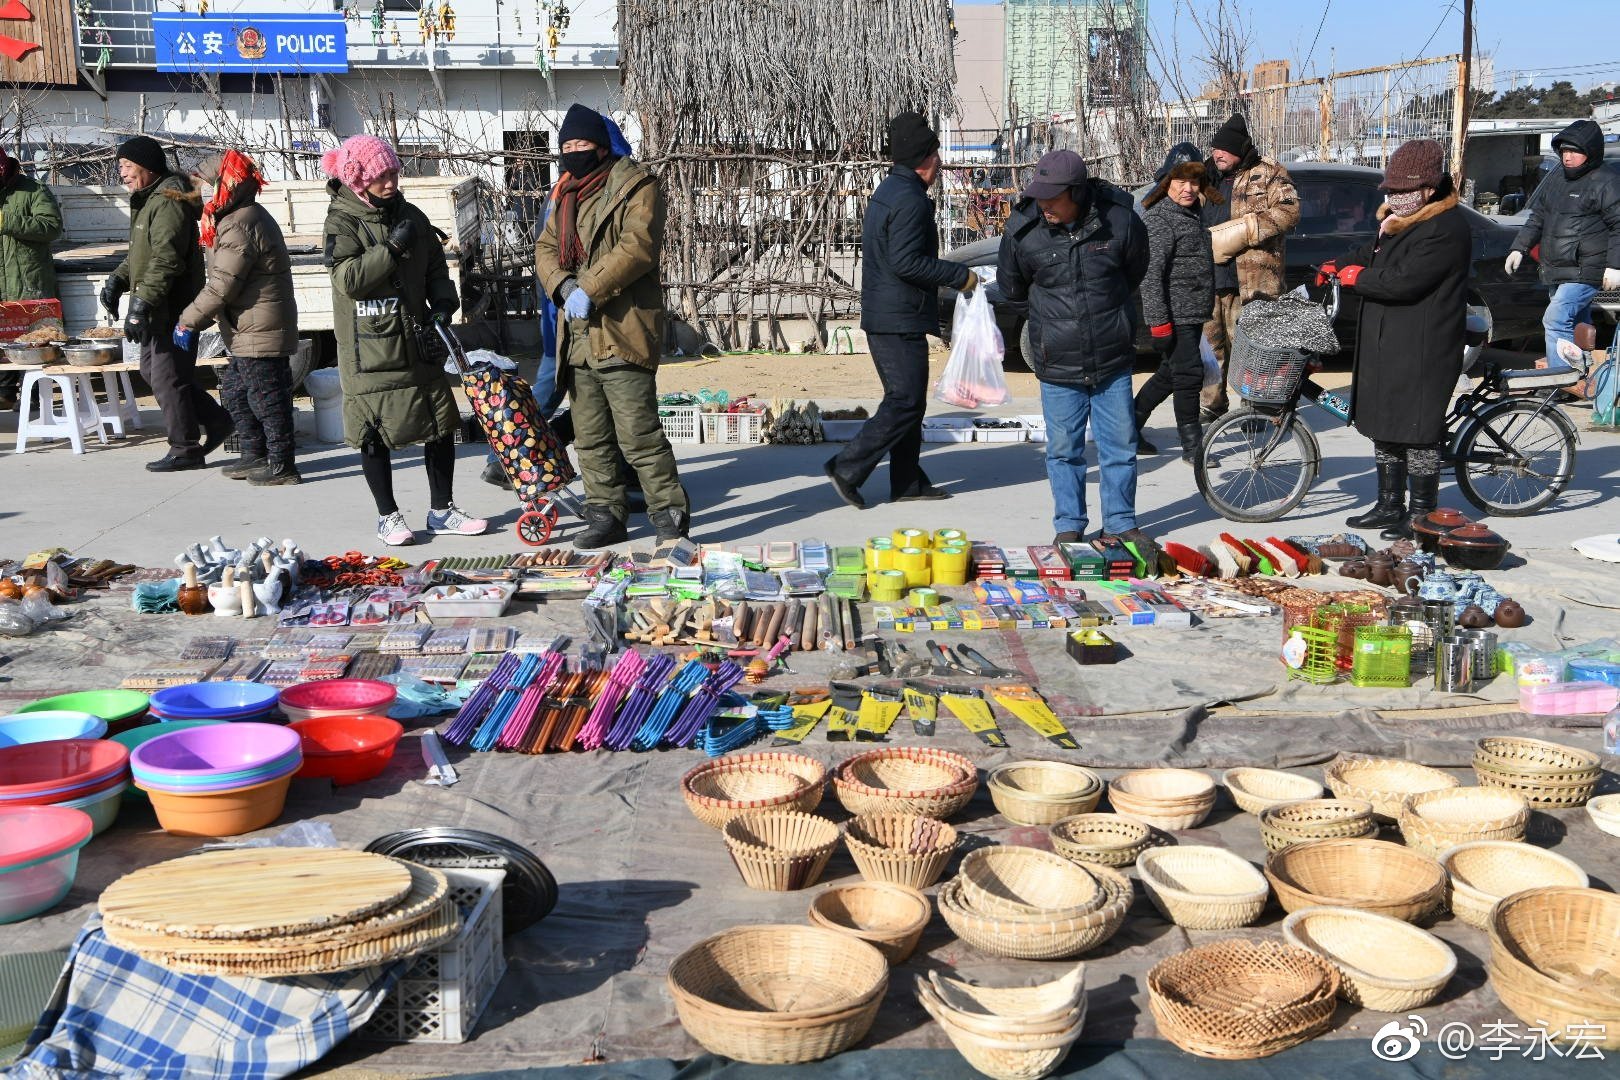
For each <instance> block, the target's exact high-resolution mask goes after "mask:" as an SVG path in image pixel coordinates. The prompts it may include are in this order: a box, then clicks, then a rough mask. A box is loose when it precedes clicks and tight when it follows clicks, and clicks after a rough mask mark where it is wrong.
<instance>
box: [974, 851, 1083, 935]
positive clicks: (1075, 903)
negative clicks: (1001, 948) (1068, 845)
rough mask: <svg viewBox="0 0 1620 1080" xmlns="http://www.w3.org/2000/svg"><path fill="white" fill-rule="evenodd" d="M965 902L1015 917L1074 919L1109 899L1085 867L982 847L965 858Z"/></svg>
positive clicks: (1049, 857)
mask: <svg viewBox="0 0 1620 1080" xmlns="http://www.w3.org/2000/svg"><path fill="white" fill-rule="evenodd" d="M957 877H958V881H959V883H960V888H961V892H962V897H963V899H964V900H965V901H966V902H967V903H968V905H969V906H970V907H972V908H974V909H975V910H978V911H981V912H983V913H985V914H986V915H996V916H1003V917H1008V918H1014V919H1040V920H1052V919H1074V918H1079V917H1080V916H1082V915H1085V914H1087V913H1088V912H1091V911H1095V910H1097V908H1098V907H1100V906H1101V905H1102V904H1103V902H1104V900H1105V899H1106V896H1105V895H1104V893H1103V889H1102V886H1101V885H1099V884H1098V883H1097V879H1096V878H1095V877H1093V876H1092V875H1091V874H1090V873H1089V872H1088V871H1087V870H1086V869H1085V867H1082V866H1076V865H1075V864H1074V863H1072V862H1070V861H1069V860H1068V859H1065V858H1064V857H1063V856H1061V855H1054V854H1053V853H1052V852H1050V851H1042V850H1040V849H1039V848H1032V847H1015V846H1001V847H984V848H979V849H978V850H976V851H970V852H968V853H967V854H966V855H964V856H963V857H962V865H961V868H960V869H959V871H958V874H957Z"/></svg>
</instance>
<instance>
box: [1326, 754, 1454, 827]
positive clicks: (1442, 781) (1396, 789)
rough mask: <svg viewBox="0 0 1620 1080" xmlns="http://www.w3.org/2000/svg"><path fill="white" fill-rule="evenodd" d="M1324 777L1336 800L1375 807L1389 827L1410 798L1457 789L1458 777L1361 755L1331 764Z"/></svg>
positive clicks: (1407, 763)
mask: <svg viewBox="0 0 1620 1080" xmlns="http://www.w3.org/2000/svg"><path fill="white" fill-rule="evenodd" d="M1322 776H1323V778H1324V779H1325V780H1326V781H1327V786H1328V789H1329V790H1330V791H1332V792H1333V797H1334V798H1336V799H1359V800H1360V801H1362V802H1366V803H1371V804H1372V809H1373V815H1374V816H1375V817H1377V818H1378V820H1379V821H1382V822H1385V823H1389V822H1393V821H1394V820H1395V819H1396V818H1397V817H1399V816H1400V813H1401V804H1402V803H1404V802H1405V801H1406V797H1407V796H1408V795H1416V794H1418V793H1419V792H1422V791H1436V790H1438V789H1440V788H1448V787H1456V786H1457V778H1456V777H1455V776H1449V775H1447V774H1446V773H1443V772H1441V771H1440V770H1439V769H1431V768H1429V767H1428V766H1427V765H1419V764H1417V763H1416V762H1411V761H1402V760H1401V759H1400V758H1375V757H1365V756H1363V755H1361V754H1341V755H1340V756H1339V757H1337V758H1335V759H1334V760H1332V761H1330V762H1328V764H1327V765H1326V766H1325V767H1324V768H1323V769H1322Z"/></svg>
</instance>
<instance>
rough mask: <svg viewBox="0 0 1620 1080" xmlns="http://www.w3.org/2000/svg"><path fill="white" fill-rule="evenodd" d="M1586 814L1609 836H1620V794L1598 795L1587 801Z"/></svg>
mask: <svg viewBox="0 0 1620 1080" xmlns="http://www.w3.org/2000/svg"><path fill="white" fill-rule="evenodd" d="M1586 816H1587V817H1589V818H1591V819H1592V824H1594V825H1596V826H1597V827H1598V828H1599V829H1602V830H1603V831H1604V832H1606V833H1608V834H1609V835H1610V836H1620V795H1599V796H1598V797H1597V798H1595V799H1592V800H1590V801H1588V802H1587V804H1586Z"/></svg>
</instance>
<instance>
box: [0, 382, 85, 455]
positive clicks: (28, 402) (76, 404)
mask: <svg viewBox="0 0 1620 1080" xmlns="http://www.w3.org/2000/svg"><path fill="white" fill-rule="evenodd" d="M57 395H60V396H61V398H62V411H61V412H57V411H56V403H55V398H56V396H57ZM21 401H22V412H21V414H20V415H19V417H18V420H17V453H19V454H20V453H22V452H23V451H25V450H27V449H28V439H29V437H30V436H38V437H39V438H42V439H66V440H67V441H68V442H69V443H70V444H72V446H73V452H74V453H75V454H82V453H84V436H85V432H94V433H95V434H96V436H97V437H98V438H99V439H101V441H102V443H103V445H105V444H106V442H107V433H106V431H104V430H103V429H102V426H101V411H100V410H99V409H98V408H97V407H96V395H95V394H94V393H93V392H92V391H91V388H90V380H89V379H88V378H86V377H85V376H83V375H66V374H58V373H56V372H52V371H43V370H42V371H30V372H29V373H28V374H26V375H24V376H23V384H22V396H21Z"/></svg>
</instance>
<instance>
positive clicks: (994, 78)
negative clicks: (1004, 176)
mask: <svg viewBox="0 0 1620 1080" xmlns="http://www.w3.org/2000/svg"><path fill="white" fill-rule="evenodd" d="M953 12H954V17H955V23H956V99H957V112H956V120H955V124H954V128H955V131H956V138H955V139H954V140H953V145H954V146H955V147H957V148H959V149H961V150H963V151H968V152H974V151H978V152H982V151H988V150H992V149H994V143H995V139H996V136H997V135H998V134H999V133H1000V132H1001V131H1002V130H1003V129H1004V128H1005V127H1006V123H1007V19H1006V14H1007V9H1006V7H1004V6H1003V5H1001V4H957V5H955V7H954V9H953Z"/></svg>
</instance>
